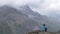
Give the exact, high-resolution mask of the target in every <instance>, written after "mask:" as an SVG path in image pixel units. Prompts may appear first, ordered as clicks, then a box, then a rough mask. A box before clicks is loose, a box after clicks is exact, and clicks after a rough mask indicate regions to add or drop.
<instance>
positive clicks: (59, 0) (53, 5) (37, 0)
mask: <svg viewBox="0 0 60 34" xmlns="http://www.w3.org/2000/svg"><path fill="white" fill-rule="evenodd" d="M25 4H28V5H29V6H30V7H31V8H32V9H33V10H36V11H38V12H39V13H41V14H43V15H47V14H48V13H49V12H57V11H52V10H59V11H60V0H0V6H2V5H10V6H13V7H19V6H22V5H25Z"/></svg>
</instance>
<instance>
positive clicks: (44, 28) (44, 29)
mask: <svg viewBox="0 0 60 34" xmlns="http://www.w3.org/2000/svg"><path fill="white" fill-rule="evenodd" d="M42 32H47V27H46V26H45V24H43V26H42Z"/></svg>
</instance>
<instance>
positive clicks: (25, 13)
mask: <svg viewBox="0 0 60 34" xmlns="http://www.w3.org/2000/svg"><path fill="white" fill-rule="evenodd" d="M59 22H60V20H58V19H56V18H52V17H48V16H45V15H40V14H39V13H38V12H34V11H33V10H32V9H31V8H30V7H29V6H28V5H25V6H22V7H21V8H20V10H17V9H16V8H13V7H10V6H2V7H0V34H26V33H27V32H31V31H32V30H33V27H34V26H38V27H39V28H40V30H41V26H42V24H43V23H45V24H46V26H47V27H48V31H49V32H57V31H58V30H59V29H60V23H59Z"/></svg>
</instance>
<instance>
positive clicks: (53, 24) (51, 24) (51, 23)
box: [21, 5, 60, 32]
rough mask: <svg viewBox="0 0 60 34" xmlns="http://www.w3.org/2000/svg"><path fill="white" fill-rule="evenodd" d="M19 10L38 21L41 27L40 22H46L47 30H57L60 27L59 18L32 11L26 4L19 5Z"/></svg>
mask: <svg viewBox="0 0 60 34" xmlns="http://www.w3.org/2000/svg"><path fill="white" fill-rule="evenodd" d="M21 11H22V12H23V13H24V14H26V15H28V17H30V18H31V19H33V20H35V21H37V22H38V25H39V27H40V29H41V26H42V24H44V23H45V24H46V25H47V27H48V31H50V32H57V31H58V30H59V29H60V23H59V22H60V20H58V19H57V18H53V17H49V16H45V15H41V14H39V13H37V12H34V11H33V10H32V9H31V8H30V7H29V6H28V5H25V6H23V7H21Z"/></svg>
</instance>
